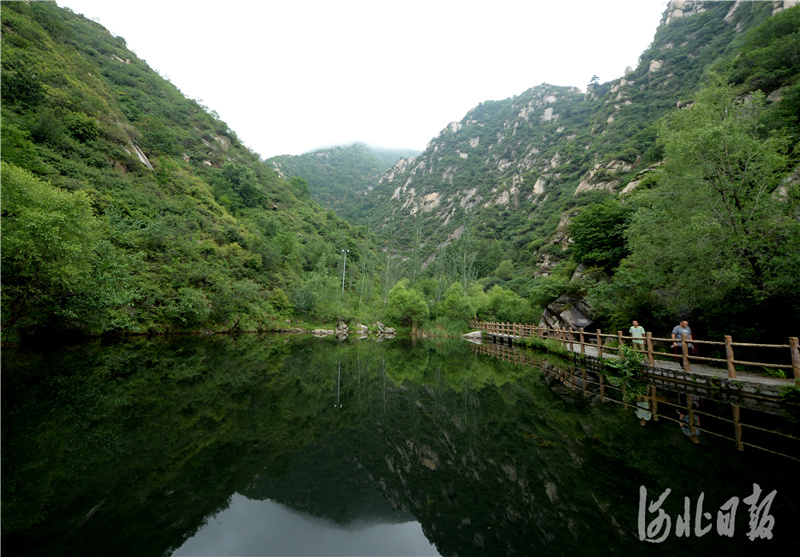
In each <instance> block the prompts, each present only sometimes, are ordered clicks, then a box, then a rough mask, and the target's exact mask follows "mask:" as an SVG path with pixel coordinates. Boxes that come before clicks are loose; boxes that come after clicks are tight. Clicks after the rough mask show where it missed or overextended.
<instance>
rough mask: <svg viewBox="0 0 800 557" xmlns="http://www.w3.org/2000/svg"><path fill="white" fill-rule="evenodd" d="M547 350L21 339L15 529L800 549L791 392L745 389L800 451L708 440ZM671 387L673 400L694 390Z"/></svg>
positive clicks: (280, 546) (458, 547)
mask: <svg viewBox="0 0 800 557" xmlns="http://www.w3.org/2000/svg"><path fill="white" fill-rule="evenodd" d="M543 361H544V362H545V365H543V366H542V365H540V366H539V367H530V366H521V365H515V364H512V363H508V362H504V361H501V360H498V359H495V358H491V357H489V356H487V355H484V354H476V353H473V351H472V350H471V349H470V347H469V345H466V344H465V343H462V342H452V343H444V344H442V343H433V342H425V343H418V344H415V345H412V344H411V343H410V342H407V341H404V340H399V339H398V340H393V341H388V342H382V343H378V342H374V341H372V340H362V341H357V340H351V341H345V342H338V341H335V340H332V339H313V338H299V337H278V336H241V337H237V338H227V337H219V338H218V337H214V338H203V339H201V338H181V339H176V340H152V339H150V340H135V341H131V342H125V343H119V344H112V345H103V344H102V343H100V342H91V343H87V344H85V345H82V346H77V347H66V348H61V349H53V350H51V351H48V352H24V351H12V350H6V351H5V354H4V361H3V375H2V377H3V384H2V397H3V400H2V402H3V420H2V428H3V430H2V435H3V438H2V441H3V452H2V458H3V468H2V474H3V477H2V480H3V482H2V489H3V491H2V503H3V509H2V510H3V513H2V524H3V537H2V545H3V552H4V554H7V555H71V554H75V555H78V554H79V555H90V554H97V555H103V554H110V553H112V552H113V553H114V554H119V555H137V556H141V555H170V554H173V553H174V554H175V555H191V554H217V555H218V554H223V555H225V554H228V555H236V554H238V555H243V554H247V555H289V554H304V555H309V554H320V555H333V554H336V555H349V554H387V555H390V554H395V555H409V554H413V555H418V554H419V555H423V554H436V553H439V554H442V555H462V556H463V555H486V554H493V555H531V554H534V553H535V552H541V553H543V554H546V555H565V554H570V553H576V552H577V553H579V554H581V555H608V554H610V553H612V552H614V553H622V554H633V553H635V554H637V555H642V554H644V555H648V554H653V555H655V554H658V555H673V554H676V555H677V554H683V553H694V554H714V555H716V554H723V553H727V554H728V555H751V554H753V553H754V552H755V551H764V550H766V551H769V550H773V551H777V550H778V549H780V550H781V553H782V554H785V551H786V550H787V549H788V548H794V549H795V550H797V549H800V544H799V543H798V542H797V541H796V538H795V535H794V533H793V532H792V526H793V522H794V518H795V517H796V516H797V510H798V509H797V501H798V497H797V496H798V491H799V490H800V488H799V487H798V485H797V482H796V481H795V480H793V477H794V476H793V474H792V471H793V470H794V469H795V468H796V464H797V461H796V460H794V458H793V456H795V455H796V454H797V453H796V451H797V449H796V447H794V445H796V444H797V441H796V439H794V438H796V437H798V432H797V422H796V420H794V418H792V416H788V417H787V416H786V415H781V413H780V412H775V413H770V412H765V413H763V414H764V416H766V417H764V416H757V415H756V413H757V412H758V410H756V409H753V408H742V410H741V413H742V416H741V418H742V420H743V421H744V422H745V423H748V421H749V422H753V421H754V420H755V421H758V423H759V424H760V425H761V426H766V427H765V428H764V429H765V430H769V429H770V428H771V429H772V430H775V431H779V432H780V434H781V436H780V437H779V439H780V441H777V442H775V441H771V442H772V443H773V444H772V445H769V447H771V448H773V449H775V448H776V447H777V448H780V449H781V451H782V452H784V454H786V455H788V456H779V455H777V454H774V452H769V451H767V450H760V449H754V448H751V447H749V446H748V447H746V448H745V450H744V451H739V450H737V444H736V442H734V441H732V440H730V439H728V438H725V437H724V436H722V435H717V434H715V431H716V430H715V428H716V427H717V426H716V425H713V424H712V423H710V422H708V423H707V422H706V421H705V419H702V420H701V421H700V424H701V425H700V428H699V429H700V431H701V435H700V440H699V443H697V444H695V443H692V442H691V441H690V440H689V438H688V437H687V436H686V435H684V433H683V432H682V431H681V428H680V427H679V423H678V421H677V419H676V420H674V421H673V420H669V419H660V420H656V419H648V420H645V422H646V425H645V426H644V427H642V426H641V425H640V422H641V420H642V419H643V418H642V417H641V416H642V415H643V414H642V412H641V411H642V410H644V409H643V408H642V407H637V406H636V404H635V403H631V404H629V405H627V406H626V405H624V404H623V403H622V400H621V399H619V397H617V400H616V401H615V400H614V397H613V395H609V396H606V393H602V394H600V393H598V392H593V391H592V389H591V388H589V389H581V388H575V387H576V384H575V382H574V379H573V380H571V381H567V380H566V377H567V375H566V372H565V371H563V370H564V369H569V364H567V363H564V362H558V361H554V360H552V359H551V358H547V359H544V360H543ZM574 376H575V374H574V373H573V374H572V375H571V377H574ZM577 376H578V377H583V376H582V374H581V373H578V374H577ZM689 394H690V395H691V396H693V397H696V396H697V395H696V394H692V393H689ZM681 396H683V397H684V398H683V399H682V400H681V399H680V397H681ZM659 397H660V398H661V399H662V400H660V402H661V404H662V405H663V408H666V407H667V405H668V404H670V403H671V402H676V403H678V404H679V403H681V402H683V403H686V401H687V400H689V401H690V406H691V400H693V399H692V398H691V397H690V398H689V399H687V398H686V394H685V393H684V394H683V395H682V394H681V393H680V392H674V393H668V392H667V390H664V389H660V390H659V392H658V393H657V394H656V395H655V399H651V403H652V400H656V402H659V400H658V399H659ZM674 397H677V398H674ZM673 398H674V400H673ZM601 399H602V400H601ZM725 404H726V403H724V402H718V401H714V400H711V399H707V398H704V400H703V406H702V412H703V413H704V416H711V417H713V416H714V415H716V414H719V416H720V417H725V416H728V417H730V416H731V414H730V405H728V406H727V407H724V405H725ZM637 409H639V410H640V413H639V414H638V415H637V413H636V412H637ZM647 410H653V408H652V407H649V408H648V409H647ZM726 412H727V414H726ZM715 413H716V414H715ZM656 414H657V412H656ZM665 416H666V414H665ZM653 417H654V416H653V415H651V418H653ZM709 419H710V418H709ZM720 427H721V428H722V429H724V427H727V425H725V426H720ZM704 428H707V430H705V431H704ZM727 435H728V437H732V434H731V433H728V434H727ZM748 435H749V437H746V440H747V441H748V442H752V441H754V439H755V437H754V436H758V435H768V433H767V432H766V431H765V432H764V433H756V434H753V435H751V434H749V433H748ZM765 442H766V441H765ZM775 443H778V445H776V444H775ZM779 452H780V451H779ZM754 484H757V485H758V487H759V489H760V490H761V493H760V496H758V497H756V498H755V499H752V498H751V499H750V501H751V503H748V502H747V500H748V497H751V496H752V495H753V494H754ZM643 487H644V490H645V491H646V494H645V496H644V499H642V488H643ZM667 490H669V492H668V493H667ZM773 491H774V492H775V495H774V500H773V501H772V503H771V505H770V506H769V508H767V506H766V505H765V504H764V502H765V500H766V498H767V497H768V496H769V494H771V493H772V492H773ZM664 493H667V495H666V496H664V498H663V499H662V500H661V503H660V505H658V506H655V503H656V502H657V500H658V499H659V498H660V497H662V495H663V494H664ZM734 497H737V498H738V500H737V501H738V503H737V505H738V506H737V510H736V511H735V512H732V510H731V505H729V506H728V507H727V511H725V512H723V510H721V509H722V508H723V507H724V506H725V505H726V503H728V502H729V501H730V500H731V499H732V498H734ZM642 501H645V504H642V503H641V502H642ZM699 502H700V503H699ZM651 505H653V506H652V507H651ZM687 505H688V506H687ZM759 505H761V507H760V511H758V508H759ZM753 509H755V510H753ZM698 510H699V513H698ZM756 511H758V512H756ZM706 513H708V515H707V516H706ZM726 513H727V514H726ZM698 514H699V516H700V519H699V521H697V520H696V517H697V516H698ZM756 514H758V516H755V519H756V520H755V524H756V528H755V529H754V528H752V527H751V519H752V518H754V515H756ZM687 517H688V518H689V520H690V523H689V526H688V528H687V527H686V523H685V522H686V518H687ZM768 518H771V519H772V522H769V521H768V520H767V519H768ZM725 520H727V521H728V522H725ZM667 522H669V528H668V529H667V528H666V524H667ZM718 522H719V524H718ZM640 523H643V525H644V528H643V529H640ZM759 525H761V529H760V530H758V526H759ZM770 525H771V526H770ZM767 526H770V528H769V532H768V533H769V535H770V536H771V538H767V537H766V534H767ZM753 531H757V532H760V534H762V535H763V536H764V537H758V536H755V539H754V540H752V541H751V539H750V537H749V536H748V534H749V533H752V532H753ZM678 534H681V536H679V535H678ZM686 534H688V535H686ZM662 536H663V541H660V542H659V543H655V541H656V540H657V539H658V538H661V537H662ZM640 538H645V539H644V540H643V539H640ZM648 539H649V540H650V541H648Z"/></svg>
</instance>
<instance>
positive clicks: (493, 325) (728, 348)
mask: <svg viewBox="0 0 800 557" xmlns="http://www.w3.org/2000/svg"><path fill="white" fill-rule="evenodd" d="M470 325H471V326H472V327H473V328H477V329H481V330H483V331H486V332H488V333H491V334H497V335H501V336H506V337H509V338H518V339H522V338H529V337H537V338H540V339H544V338H552V339H555V340H557V341H558V342H559V344H560V345H561V346H563V347H564V348H568V349H569V350H570V351H573V352H574V351H577V349H578V348H577V347H576V346H575V342H576V339H575V334H576V331H575V330H573V329H572V328H571V327H570V328H568V329H567V328H553V327H549V326H537V325H526V324H522V323H497V322H486V321H478V320H475V319H473V320H471V321H470ZM577 334H578V340H579V343H578V346H579V347H580V353H581V354H586V347H587V346H589V347H595V348H596V350H597V355H598V357H600V358H602V357H603V350H604V349H605V350H606V351H616V352H617V354H619V353H620V352H621V350H622V346H623V345H624V343H625V341H630V340H633V337H632V336H627V335H623V334H622V331H617V334H615V335H609V334H603V333H602V331H601V330H600V329H597V331H596V332H595V333H594V334H593V335H588V334H587V333H586V332H585V331H584V329H583V327H581V328H580V329H579V331H577ZM592 336H593V337H594V339H592ZM603 338H611V339H614V340H615V341H616V343H617V346H611V345H609V344H606V343H604V342H603ZM592 340H594V342H592ZM653 342H669V343H672V342H674V340H673V339H672V338H660V337H654V336H652V334H651V333H649V332H648V333H646V338H645V346H646V348H645V349H638V350H639V351H640V352H646V354H647V361H648V364H649V365H654V362H655V355H656V354H658V356H659V357H666V358H674V359H678V360H680V361H681V367H682V368H683V369H684V370H685V371H690V370H691V362H692V361H694V362H715V363H724V364H725V365H726V367H727V371H728V377H730V378H735V377H736V368H735V366H737V365H740V366H750V367H762V368H771V369H791V370H792V372H793V375H794V379H795V382H796V383H797V384H798V385H800V342H798V338H797V337H790V338H789V344H759V343H750V342H733V340H732V339H731V337H730V335H726V336H725V337H724V341H723V342H719V341H713V340H696V339H692V340H691V341H690V340H689V339H688V338H685V335H682V338H681V340H680V347H681V350H680V353H678V354H669V353H664V352H660V353H656V352H654V350H653ZM690 344H698V345H700V344H703V345H710V346H724V347H725V358H709V357H703V356H693V355H691V354H690V353H689V345H690ZM734 347H747V348H778V349H783V350H785V349H787V348H788V349H789V351H790V358H791V359H790V361H791V363H790V364H773V363H762V362H752V361H745V360H737V359H735V358H734V350H733V348H734Z"/></svg>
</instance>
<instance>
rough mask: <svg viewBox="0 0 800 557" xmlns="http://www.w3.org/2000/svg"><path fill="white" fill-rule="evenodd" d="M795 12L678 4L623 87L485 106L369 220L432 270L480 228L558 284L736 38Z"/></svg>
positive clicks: (619, 82)
mask: <svg viewBox="0 0 800 557" xmlns="http://www.w3.org/2000/svg"><path fill="white" fill-rule="evenodd" d="M796 3H797V1H796V0H791V1H787V2H771V3H752V2H700V1H689V0H673V1H672V2H670V3H669V5H668V7H667V9H666V10H665V12H664V15H663V17H662V20H661V24H660V26H659V28H658V30H657V33H656V36H655V38H654V41H653V43H652V44H651V45H650V47H649V48H648V49H647V50H646V51H645V52H644V53H642V55H641V57H640V60H639V64H638V65H637V67H636V68H634V69H630V68H629V69H628V71H626V73H625V75H624V76H623V77H620V78H618V79H616V80H614V81H612V82H609V83H604V84H597V83H593V84H590V85H588V86H587V90H586V92H585V93H584V92H581V91H580V90H578V89H577V88H574V87H559V86H554V85H549V84H542V85H539V86H536V87H533V88H531V89H529V90H528V91H525V92H524V93H522V94H521V95H519V96H516V97H513V98H510V99H505V100H502V101H487V102H485V103H482V104H480V105H478V106H477V107H476V108H474V109H472V110H471V111H470V112H469V113H468V114H467V115H466V116H465V117H464V118H463V119H462V120H461V121H459V122H452V123H450V124H448V125H447V126H446V127H445V128H444V129H443V130H442V131H441V132H440V133H439V134H438V135H437V136H436V137H434V138H433V139H432V140H431V141H430V143H429V144H428V146H427V148H426V149H425V151H424V152H423V153H422V154H421V155H419V156H417V157H414V158H408V159H403V160H401V161H399V162H398V163H397V164H396V165H395V166H394V167H393V168H392V169H391V170H389V171H388V172H387V173H386V174H385V175H384V176H383V177H382V178H381V179H380V181H379V183H378V184H377V186H376V187H375V188H374V190H372V191H370V192H369V193H368V195H366V196H363V198H362V199H361V200H360V202H361V203H363V205H362V209H361V212H362V213H366V212H369V213H370V214H372V215H373V216H376V217H378V219H379V222H380V226H381V227H382V229H383V230H384V234H386V235H387V236H388V235H389V234H391V235H392V237H393V240H394V241H395V248H396V249H397V250H398V251H399V252H400V255H403V252H410V251H412V250H414V249H416V250H418V255H419V256H420V257H419V260H420V261H425V262H426V264H430V263H431V262H432V261H434V260H435V257H436V253H437V250H438V249H439V248H441V247H443V246H446V245H447V244H448V243H450V242H452V241H453V240H454V239H455V238H458V237H460V236H461V235H462V233H463V231H464V230H465V229H470V227H471V230H470V233H471V234H472V236H473V237H474V236H477V237H479V238H480V237H483V238H487V239H492V240H495V239H496V240H500V241H501V242H503V244H504V245H505V246H506V254H507V256H508V257H510V258H511V259H513V260H514V265H515V268H517V269H525V268H527V269H528V271H527V274H528V275H529V276H544V275H547V274H549V273H550V272H551V270H552V268H553V267H554V265H555V264H556V263H557V262H558V261H559V259H560V257H559V252H560V251H561V249H563V248H567V247H568V246H569V245H570V243H571V239H570V237H569V223H570V219H571V218H572V216H573V215H574V214H576V212H577V211H578V210H579V209H580V206H582V205H585V204H586V203H587V201H586V200H588V199H589V198H591V197H592V196H597V197H599V196H602V195H605V194H611V195H619V194H625V193H628V192H630V191H632V190H633V189H635V188H636V187H637V185H638V183H639V180H640V178H641V177H642V176H643V175H644V172H646V171H647V170H649V169H650V168H652V167H653V166H655V165H657V164H658V163H659V162H660V161H659V158H660V155H659V153H658V150H657V149H656V148H655V135H656V131H655V125H654V124H655V122H656V121H657V120H658V119H659V118H661V117H662V116H664V115H665V114H667V113H668V112H669V111H671V110H676V109H677V108H678V107H679V106H681V105H682V104H684V103H686V102H687V101H689V100H690V98H691V95H692V94H693V93H694V91H695V90H696V88H697V87H698V86H699V84H700V83H701V80H702V76H703V75H704V74H705V72H706V71H707V69H708V67H709V66H710V65H711V64H712V63H714V62H717V61H718V60H719V57H720V56H722V55H723V53H725V55H727V56H730V57H733V56H735V52H728V51H729V50H730V45H731V44H732V41H733V39H734V37H735V36H736V34H737V33H739V32H741V31H742V30H743V29H746V28H749V27H748V26H752V25H755V24H757V23H758V22H760V21H763V20H764V19H765V18H767V17H769V16H770V15H771V14H772V13H774V12H775V11H776V10H782V9H785V8H787V7H790V6H792V5H794V4H796ZM587 48H588V46H587ZM412 229H416V230H421V231H422V234H421V235H415V234H411V233H410V232H409V230H412ZM419 237H421V238H422V241H421V243H419V244H417V245H414V242H415V241H416V240H415V238H419ZM559 248H560V249H559Z"/></svg>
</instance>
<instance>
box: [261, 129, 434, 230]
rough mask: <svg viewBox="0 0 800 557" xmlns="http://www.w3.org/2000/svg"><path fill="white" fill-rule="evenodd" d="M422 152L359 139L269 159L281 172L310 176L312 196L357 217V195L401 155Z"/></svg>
mask: <svg viewBox="0 0 800 557" xmlns="http://www.w3.org/2000/svg"><path fill="white" fill-rule="evenodd" d="M418 154H419V152H418V151H413V150H411V149H405V150H396V149H378V148H374V147H368V146H367V145H364V144H363V143H356V144H354V145H350V146H347V147H332V148H330V149H319V150H317V151H313V152H311V153H306V154H303V155H282V156H279V157H273V158H271V159H269V160H267V161H266V162H267V163H268V164H271V165H272V166H273V168H274V169H275V170H276V171H277V172H278V174H280V175H281V176H284V177H286V178H291V177H294V176H300V177H302V178H304V179H305V180H307V181H308V189H309V191H310V192H311V197H312V199H314V200H315V201H317V202H318V203H320V204H321V205H322V206H323V207H325V208H326V209H331V210H333V211H335V212H336V214H337V215H339V216H340V217H342V218H345V219H347V220H350V221H353V220H356V219H358V217H359V215H358V213H357V212H356V211H357V203H356V198H357V196H359V195H364V194H366V193H367V192H368V191H369V190H371V189H372V188H373V187H374V186H375V184H376V183H377V182H378V180H379V179H380V177H381V176H382V175H383V174H384V173H385V172H386V171H387V170H389V169H390V168H391V167H392V166H393V165H394V164H395V163H396V162H397V161H398V160H399V159H401V158H403V157H412V156H414V155H418Z"/></svg>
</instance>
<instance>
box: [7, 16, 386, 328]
mask: <svg viewBox="0 0 800 557" xmlns="http://www.w3.org/2000/svg"><path fill="white" fill-rule="evenodd" d="M2 24H3V40H2V160H3V166H2V240H3V243H2V257H3V260H2V287H3V289H2V296H3V299H2V306H3V307H2V317H3V339H4V340H6V341H8V340H14V339H16V338H19V336H20V335H24V334H27V333H33V332H36V331H44V330H46V331H59V330H75V331H81V332H92V333H100V332H119V333H132V332H150V333H152V332H168V331H181V330H200V329H203V328H205V329H210V330H254V329H271V328H275V327H278V326H281V325H282V326H284V327H285V326H286V324H285V321H286V319H291V318H300V319H308V320H330V319H335V318H348V317H351V316H354V315H355V313H356V312H357V307H355V308H353V307H350V306H348V299H346V298H344V297H335V296H334V294H336V293H338V292H337V291H338V289H339V288H340V287H341V278H338V279H337V276H340V275H339V271H340V269H338V268H337V267H336V265H337V262H340V261H341V258H340V257H339V254H340V250H341V249H349V250H350V252H349V260H350V263H351V264H352V265H354V268H357V266H358V263H359V262H362V261H363V260H364V254H365V253H366V252H369V251H370V250H371V249H372V248H371V246H370V243H369V241H368V240H367V239H366V238H365V235H364V233H363V232H362V231H360V230H358V229H354V228H352V227H350V226H348V225H347V223H345V222H344V221H342V220H341V219H339V218H338V217H337V216H336V215H335V214H334V213H332V212H330V211H324V210H323V209H322V208H320V206H319V205H318V204H316V203H315V202H313V201H312V200H311V198H310V197H309V192H308V185H307V183H306V182H305V181H304V180H302V179H299V178H295V179H291V180H286V179H283V178H281V177H280V176H278V175H277V174H276V173H275V172H274V171H273V170H272V169H271V168H270V166H269V165H267V164H265V163H263V162H262V161H260V160H259V157H258V156H257V155H256V154H255V153H253V152H251V151H249V150H248V149H247V148H245V147H244V146H243V145H242V144H241V142H240V141H239V139H238V138H237V137H236V134H235V133H234V132H233V131H232V130H230V129H229V128H228V126H227V125H226V124H225V123H224V122H222V121H220V120H219V118H218V117H217V116H216V115H215V114H213V113H210V112H209V111H208V110H207V109H206V108H205V107H203V106H201V105H199V104H198V103H197V102H196V101H193V100H190V99H186V98H185V97H184V95H183V94H182V93H181V92H180V91H179V90H178V89H177V88H176V87H174V86H173V85H172V84H171V83H170V82H169V81H167V80H165V79H163V78H162V77H161V76H159V75H158V74H157V73H156V72H154V71H153V70H152V69H150V68H149V67H148V66H147V65H146V64H145V63H144V62H143V61H142V60H140V59H139V58H137V57H136V55H135V54H134V53H133V52H131V51H130V50H128V48H127V47H126V44H125V41H124V39H122V38H120V37H113V36H111V34H109V33H108V31H107V30H105V29H104V28H103V27H101V26H100V25H98V24H96V23H94V22H92V21H89V20H88V19H86V18H84V17H82V16H78V15H75V14H73V13H72V12H70V11H69V10H67V9H61V8H58V7H57V6H56V5H55V4H54V3H51V2H31V3H26V2H3V3H2ZM309 284H311V286H309ZM368 286H369V285H368ZM376 288H377V286H376ZM312 294H313V296H312ZM326 296H327V297H326ZM313 297H316V298H320V299H323V298H324V299H325V304H324V305H323V304H310V301H309V300H310V298H313ZM357 302H358V299H357V298H356V299H355V303H357ZM323 307H324V309H323Z"/></svg>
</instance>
